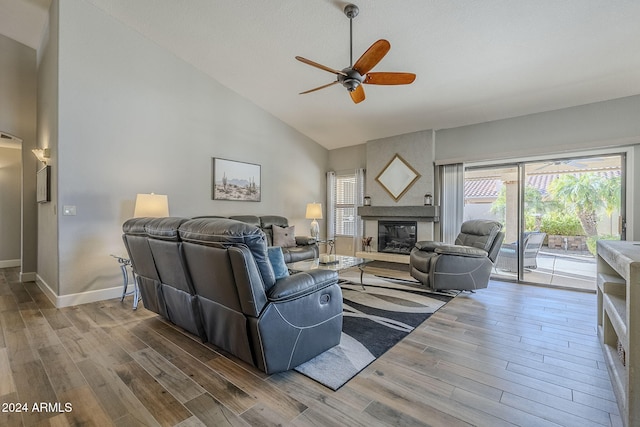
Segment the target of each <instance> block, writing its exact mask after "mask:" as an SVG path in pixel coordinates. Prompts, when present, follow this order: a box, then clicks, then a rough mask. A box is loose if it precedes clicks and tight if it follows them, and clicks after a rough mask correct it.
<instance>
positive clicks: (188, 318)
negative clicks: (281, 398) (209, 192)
mask: <svg viewBox="0 0 640 427" xmlns="http://www.w3.org/2000/svg"><path fill="white" fill-rule="evenodd" d="M123 231H124V234H123V239H124V242H125V246H126V248H127V251H128V252H129V256H130V258H131V262H132V265H133V269H134V271H135V273H136V275H137V281H138V285H139V287H140V292H141V294H142V300H143V303H144V306H145V308H147V309H149V310H152V311H154V312H156V313H158V314H160V315H161V316H163V317H164V318H166V319H168V320H169V321H170V322H172V323H174V324H176V325H178V326H180V327H182V328H184V329H185V330H187V331H189V332H191V333H192V334H195V335H198V336H199V337H201V339H202V340H203V341H207V342H210V343H211V344H213V345H215V346H217V347H219V348H221V349H222V350H224V351H226V352H229V353H231V354H232V355H234V356H237V357H238V358H240V359H242V360H244V361H245V362H247V363H250V364H251V365H253V366H255V367H257V368H258V369H260V370H262V371H264V372H266V373H267V374H271V373H275V372H280V371H286V370H289V369H292V368H294V367H296V366H297V365H299V364H301V363H304V362H306V361H307V360H309V359H311V358H313V357H315V356H316V355H318V354H320V353H322V352H324V351H325V350H328V349H329V348H331V347H333V346H335V345H337V344H338V343H339V342H340V335H341V332H342V293H341V290H340V287H339V286H338V284H337V282H338V275H337V273H336V272H333V271H328V270H313V271H310V272H303V273H296V274H292V275H289V276H286V277H283V278H280V279H277V280H276V278H275V275H274V272H273V269H272V267H271V263H270V262H269V259H268V255H267V237H266V235H265V232H264V231H263V230H262V229H261V228H259V227H257V226H255V225H251V224H249V223H246V222H240V221H237V220H233V219H228V218H197V219H187V218H175V217H169V218H133V219H130V220H128V221H126V222H125V223H124V225H123Z"/></svg>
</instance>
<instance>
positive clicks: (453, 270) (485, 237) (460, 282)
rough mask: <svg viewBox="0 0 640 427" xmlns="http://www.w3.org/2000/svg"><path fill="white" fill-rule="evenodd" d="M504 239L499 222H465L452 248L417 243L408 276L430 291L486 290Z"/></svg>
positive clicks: (436, 244) (410, 260)
mask: <svg viewBox="0 0 640 427" xmlns="http://www.w3.org/2000/svg"><path fill="white" fill-rule="evenodd" d="M503 239H504V233H503V232H502V224H500V223H499V222H496V221H489V220H471V221H466V222H464V223H463V224H462V227H461V229H460V234H458V237H457V238H456V241H455V244H453V245H450V244H446V243H442V242H434V241H420V242H417V243H416V245H415V247H414V248H413V249H412V251H411V254H410V256H409V266H410V273H411V276H413V277H414V278H415V279H417V280H419V281H420V282H421V283H422V284H423V285H425V286H426V287H428V288H431V289H433V290H450V289H451V290H454V289H455V290H461V291H473V290H476V289H483V288H486V287H487V285H488V284H489V276H490V275H491V269H492V268H493V264H494V262H495V260H496V258H497V256H498V252H499V251H500V246H501V245H502V240H503Z"/></svg>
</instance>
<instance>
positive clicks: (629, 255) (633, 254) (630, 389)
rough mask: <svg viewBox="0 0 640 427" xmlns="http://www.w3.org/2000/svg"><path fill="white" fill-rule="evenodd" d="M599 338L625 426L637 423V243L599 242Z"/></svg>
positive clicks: (639, 344)
mask: <svg viewBox="0 0 640 427" xmlns="http://www.w3.org/2000/svg"><path fill="white" fill-rule="evenodd" d="M597 262H598V286H597V288H596V291H597V295H598V336H599V337H600V342H601V343H602V348H603V351H604V357H605V361H606V363H607V368H608V370H609V376H610V377H611V383H612V385H613V390H614V392H615V395H616V398H617V400H618V407H619V408H620V416H621V417H622V421H623V423H624V425H625V426H627V427H631V426H635V425H638V423H639V422H640V242H625V241H610V240H600V241H598V243H597Z"/></svg>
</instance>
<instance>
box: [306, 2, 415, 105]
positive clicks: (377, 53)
mask: <svg viewBox="0 0 640 427" xmlns="http://www.w3.org/2000/svg"><path fill="white" fill-rule="evenodd" d="M358 12H359V9H358V6H356V5H355V4H348V5H346V6H345V8H344V14H345V15H347V18H349V41H350V46H349V62H350V64H351V65H350V66H348V67H347V68H343V69H342V70H334V69H333V68H329V67H326V66H324V65H322V64H318V63H317V62H314V61H311V60H309V59H306V58H303V57H301V56H296V59H297V60H298V61H300V62H304V63H305V64H307V65H311V66H312V67H316V68H319V69H321V70H324V71H328V72H330V73H333V74H335V75H336V81H334V82H331V83H329V84H326V85H322V86H320V87H317V88H314V89H311V90H307V91H305V92H300V95H304V94H306V93H311V92H315V91H317V90H320V89H324V88H326V87H329V86H333V85H334V84H337V83H340V84H341V85H342V86H344V87H345V88H347V90H348V91H349V95H351V99H352V100H353V102H355V103H356V104H358V103H359V102H362V101H364V98H365V96H364V88H363V87H362V85H363V84H372V85H406V84H410V83H413V81H414V80H415V79H416V75H415V74H413V73H385V72H381V73H370V72H369V71H371V69H373V67H375V66H376V65H377V64H378V62H380V61H381V60H382V58H384V56H385V55H386V54H387V52H389V49H391V44H390V43H389V42H388V41H387V40H384V39H381V40H378V41H377V42H375V43H373V44H372V45H371V47H369V49H367V51H366V52H365V53H363V54H362V56H361V57H360V58H359V59H358V60H357V61H356V63H355V64H354V63H353V18H355V17H356V16H358Z"/></svg>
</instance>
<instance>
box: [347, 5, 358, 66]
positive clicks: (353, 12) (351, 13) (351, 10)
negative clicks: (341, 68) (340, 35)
mask: <svg viewBox="0 0 640 427" xmlns="http://www.w3.org/2000/svg"><path fill="white" fill-rule="evenodd" d="M358 12H360V9H358V6H356V5H355V4H348V5H346V6H345V7H344V14H345V15H347V18H349V67H353V18H355V17H356V16H358Z"/></svg>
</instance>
